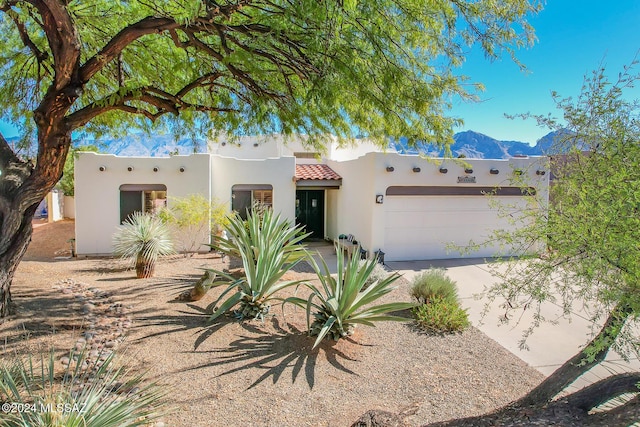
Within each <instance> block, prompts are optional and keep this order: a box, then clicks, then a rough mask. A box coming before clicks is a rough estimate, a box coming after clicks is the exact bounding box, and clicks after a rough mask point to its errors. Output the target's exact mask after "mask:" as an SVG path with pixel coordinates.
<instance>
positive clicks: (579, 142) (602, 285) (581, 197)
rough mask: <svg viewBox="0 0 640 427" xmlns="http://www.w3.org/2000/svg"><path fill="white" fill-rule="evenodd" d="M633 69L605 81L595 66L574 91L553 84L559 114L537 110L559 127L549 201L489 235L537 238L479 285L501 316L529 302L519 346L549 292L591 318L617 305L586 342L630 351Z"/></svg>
mask: <svg viewBox="0 0 640 427" xmlns="http://www.w3.org/2000/svg"><path fill="white" fill-rule="evenodd" d="M639 78H640V76H638V74H636V73H635V72H634V73H632V70H631V69H630V68H625V70H624V71H623V72H622V73H620V74H619V76H618V79H617V80H616V81H611V80H610V79H609V78H608V77H607V74H606V73H605V70H604V69H603V68H601V69H598V70H596V71H595V72H593V74H591V75H590V76H588V77H587V78H585V82H584V84H583V87H582V92H581V94H580V95H579V96H578V97H574V98H566V99H562V98H560V97H559V96H558V95H557V94H554V99H555V101H556V104H557V106H558V108H559V109H560V110H562V112H563V115H562V119H561V120H557V119H554V118H552V117H550V116H537V117H535V118H536V119H537V120H538V122H539V123H540V124H541V125H544V126H546V127H551V128H554V129H556V130H558V131H559V132H558V137H557V139H556V141H555V146H554V147H552V150H551V152H552V153H558V154H557V155H554V156H553V157H552V160H551V168H552V171H553V174H554V176H555V179H554V181H553V184H552V186H551V189H550V203H549V209H548V211H540V210H533V211H527V212H523V215H525V214H526V215H525V216H524V218H523V220H524V224H525V225H526V226H525V227H522V228H520V229H519V230H517V231H515V232H513V231H511V232H506V231H504V232H501V233H496V236H494V238H497V239H500V240H502V241H504V242H505V243H506V244H507V245H510V246H513V247H516V248H519V249H520V250H526V249H530V248H536V247H537V248H539V249H540V251H539V254H540V256H539V258H537V259H530V260H529V261H528V262H512V263H508V264H506V265H505V264H504V263H503V264H502V265H499V266H498V268H496V269H495V270H496V271H495V274H496V275H498V277H500V278H502V281H501V282H500V283H497V284H496V285H494V286H493V287H492V288H491V289H490V290H489V291H488V292H487V294H486V296H487V297H488V300H489V301H492V300H494V299H496V298H498V299H500V300H506V304H504V307H505V311H506V312H505V315H504V317H505V319H508V318H509V317H510V316H511V315H512V312H513V311H514V310H520V309H522V310H524V309H526V310H528V311H533V313H534V321H533V322H532V324H531V325H530V328H529V329H528V330H527V331H526V333H525V335H524V337H523V341H522V342H521V345H522V346H523V347H524V346H526V342H525V340H526V338H527V336H528V335H529V334H530V333H532V331H533V330H534V328H535V327H537V326H538V325H539V324H540V323H541V322H544V321H546V320H548V319H545V317H544V316H543V315H542V312H541V309H540V308H541V306H542V304H544V303H546V302H553V303H555V304H557V305H559V306H561V307H562V308H563V312H564V314H565V315H567V316H569V315H570V313H571V311H572V309H573V307H574V306H581V307H586V312H588V313H589V314H590V315H591V316H592V320H594V321H595V323H596V324H598V322H601V321H602V318H603V317H606V316H608V315H609V313H611V311H612V308H614V307H615V309H613V311H614V312H618V313H624V316H620V318H619V319H613V320H614V322H613V323H614V324H616V325H617V326H616V327H611V328H610V330H609V331H605V333H602V334H600V337H599V338H598V340H600V342H599V343H598V342H596V343H595V344H594V345H593V348H592V349H591V350H595V351H598V350H597V349H598V347H599V348H600V349H604V348H609V347H611V348H613V349H615V350H616V351H618V352H620V353H621V354H623V355H629V354H631V353H636V354H637V353H638V348H639V347H638V336H637V332H633V331H634V328H633V327H632V325H631V324H630V323H631V321H632V319H636V320H637V316H638V314H639V313H640V292H639V290H640V263H638V260H639V259H640V246H639V245H638V242H639V241H640V215H638V212H639V210H640V144H638V141H640V126H639V123H640V110H639V109H638V100H634V99H633V98H632V95H633V90H634V89H632V88H633V87H634V85H635V84H636V83H637V82H638V79H639ZM525 117H529V116H528V115H525ZM516 316H517V314H516ZM624 323H627V325H626V326H625V327H624V328H620V324H624ZM636 331H637V329H636ZM591 350H589V351H591Z"/></svg>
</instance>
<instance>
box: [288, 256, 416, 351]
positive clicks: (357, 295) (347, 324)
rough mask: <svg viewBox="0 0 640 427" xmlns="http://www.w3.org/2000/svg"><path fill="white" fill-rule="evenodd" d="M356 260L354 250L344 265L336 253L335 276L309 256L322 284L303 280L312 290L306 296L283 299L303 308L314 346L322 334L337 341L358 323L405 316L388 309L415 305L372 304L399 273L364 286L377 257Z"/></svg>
mask: <svg viewBox="0 0 640 427" xmlns="http://www.w3.org/2000/svg"><path fill="white" fill-rule="evenodd" d="M359 261H360V254H359V253H354V254H353V256H352V257H351V258H350V259H349V260H348V261H347V263H346V265H345V263H344V257H342V256H338V274H337V277H333V276H332V275H331V274H328V273H327V274H325V273H323V271H329V269H328V268H327V265H326V264H325V262H324V260H322V263H323V266H324V270H321V269H320V268H319V267H318V265H317V264H316V262H315V261H314V260H313V259H311V260H310V262H311V263H312V265H313V267H314V269H315V271H316V274H317V275H318V279H319V280H320V283H321V285H322V288H319V287H317V286H315V285H313V284H305V286H307V287H308V288H309V289H310V290H311V294H310V295H309V298H308V299H303V298H299V297H290V298H287V299H285V300H284V303H292V304H295V305H297V306H299V307H302V308H304V309H305V310H306V312H307V328H308V329H309V334H310V335H311V336H317V339H316V341H315V344H314V345H313V347H314V348H315V347H316V346H317V345H318V344H320V342H321V341H322V340H323V339H324V338H329V339H333V340H335V341H337V340H339V339H340V338H342V337H346V336H348V335H350V334H351V333H352V332H353V328H354V327H355V326H356V325H357V324H362V325H367V326H375V322H379V321H383V320H395V321H406V320H407V319H405V318H403V317H398V316H393V315H389V314H388V313H390V312H392V311H400V310H406V309H408V308H411V307H413V306H414V304H412V303H405V302H392V303H386V304H378V305H371V304H372V303H374V302H375V301H377V300H378V299H380V298H381V297H383V296H384V295H386V294H388V293H389V292H391V291H392V290H394V289H395V288H394V287H392V286H391V285H392V284H393V282H395V281H396V280H397V279H398V277H400V276H399V275H398V274H397V273H394V274H390V275H387V277H385V278H384V279H382V280H378V281H376V282H373V283H371V284H370V285H369V286H368V287H366V288H365V285H366V283H367V279H368V278H369V276H370V275H371V273H372V271H373V270H374V269H375V267H376V265H377V261H376V260H368V261H366V262H365V263H364V264H362V266H360V263H359ZM314 300H317V301H318V302H315V301H314ZM312 311H313V313H312ZM312 317H313V319H314V320H313V322H312V321H311V318H312Z"/></svg>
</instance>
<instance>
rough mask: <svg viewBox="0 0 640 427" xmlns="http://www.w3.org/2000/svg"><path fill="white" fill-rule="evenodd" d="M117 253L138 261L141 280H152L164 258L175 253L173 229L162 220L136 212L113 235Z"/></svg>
mask: <svg viewBox="0 0 640 427" xmlns="http://www.w3.org/2000/svg"><path fill="white" fill-rule="evenodd" d="M113 251H114V253H115V254H116V255H118V256H121V257H122V258H127V259H131V260H132V261H133V262H135V265H136V272H137V273H138V277H151V276H152V275H153V267H154V265H155V263H156V261H157V260H158V257H159V256H161V255H170V254H172V253H174V250H173V243H172V240H171V232H170V230H169V227H168V226H167V225H166V224H165V223H164V222H162V221H161V220H160V219H159V218H157V217H155V216H153V215H151V214H148V213H142V212H134V213H133V214H132V215H131V216H130V217H129V218H128V219H127V220H126V221H125V222H124V224H122V225H121V226H120V227H118V230H117V231H116V232H115V234H114V235H113Z"/></svg>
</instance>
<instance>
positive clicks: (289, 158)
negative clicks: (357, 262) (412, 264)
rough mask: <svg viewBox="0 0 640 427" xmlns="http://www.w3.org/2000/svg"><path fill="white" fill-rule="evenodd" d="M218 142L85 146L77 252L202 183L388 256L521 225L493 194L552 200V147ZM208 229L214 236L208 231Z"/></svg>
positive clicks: (230, 199) (521, 203) (86, 251)
mask: <svg viewBox="0 0 640 427" xmlns="http://www.w3.org/2000/svg"><path fill="white" fill-rule="evenodd" d="M210 152H211V153H210V154H192V155H188V156H171V157H167V158H155V157H118V156H114V155H105V154H96V153H80V154H79V156H78V159H77V160H76V163H75V165H76V166H75V167H76V170H75V177H76V178H75V179H76V183H75V188H76V198H75V200H76V250H77V253H78V255H100V254H110V253H111V252H112V247H111V239H112V235H113V233H114V231H115V228H116V227H117V225H118V224H120V223H121V221H123V220H124V219H125V218H126V217H127V216H128V215H129V214H130V213H131V212H133V211H135V210H144V211H150V212H153V211H154V210H155V209H157V208H158V207H160V206H164V205H165V204H169V205H170V204H171V199H172V198H180V197H186V196H188V195H189V194H194V193H198V194H202V195H204V196H205V197H207V198H209V199H212V198H215V199H217V200H218V201H219V202H222V203H226V204H227V206H229V209H230V210H231V209H233V210H236V211H238V212H241V213H243V212H245V210H246V208H248V207H250V206H251V204H252V202H254V201H260V202H262V203H264V204H267V205H270V206H272V207H273V209H274V210H275V211H276V212H279V213H280V214H281V215H282V216H283V218H286V219H289V220H291V221H296V222H297V223H299V224H303V225H305V226H306V229H307V231H310V232H312V233H313V235H312V237H314V238H321V239H328V240H334V239H337V238H338V237H339V236H340V235H353V236H354V237H355V239H356V240H357V241H358V242H359V243H360V245H361V246H362V247H363V248H364V249H365V250H367V251H368V253H369V254H370V255H372V254H373V253H374V252H375V251H378V250H381V251H383V252H384V253H385V260H387V261H389V260H392V261H393V260H417V259H441V258H459V257H461V255H460V253H458V252H456V251H451V250H450V245H467V244H468V243H469V241H471V240H473V241H475V242H482V241H485V240H486V238H487V237H488V235H489V232H490V230H491V229H505V228H509V227H513V226H515V225H513V224H511V223H510V222H509V220H507V219H505V218H501V217H500V215H499V214H498V211H497V209H495V206H493V204H492V202H491V200H497V201H498V202H504V205H508V206H509V209H511V210H512V212H513V213H514V214H515V213H516V212H517V211H518V210H519V209H529V208H530V207H529V206H528V205H527V204H528V202H530V201H532V197H531V195H530V194H533V193H536V194H538V196H540V198H541V200H542V205H541V206H539V208H542V209H544V208H545V207H546V203H547V199H548V185H549V181H548V178H549V174H548V168H549V166H548V162H547V159H546V157H523V158H511V159H507V160H502V159H498V160H490V159H464V160H463V161H461V160H457V159H429V158H423V157H421V156H417V155H401V154H398V153H396V152H391V151H386V152H383V151H381V150H380V149H379V148H375V147H373V146H372V145H370V144H367V143H366V142H364V143H361V144H359V145H358V146H357V147H353V148H338V147H337V145H336V144H334V145H332V147H330V149H329V150H328V153H326V154H325V156H324V157H323V158H320V157H319V155H318V153H312V152H309V151H308V150H307V149H304V148H303V146H302V144H300V143H299V142H293V143H291V142H288V143H287V144H284V143H283V141H282V140H281V139H280V138H278V137H248V138H244V139H241V140H240V144H239V145H238V144H232V143H227V142H224V141H222V142H219V143H216V144H213V145H212V146H211V147H210ZM513 178H518V180H519V182H522V183H524V186H525V187H526V188H528V191H527V192H528V194H526V193H525V194H523V192H522V190H521V187H520V186H515V185H514V184H512V179H513ZM487 193H492V194H495V195H494V196H492V197H487ZM202 241H203V243H208V242H209V239H208V234H207V235H203V236H202ZM201 250H208V247H207V246H202V247H201ZM498 250H499V248H498V247H497V246H493V247H492V246H489V247H484V248H481V249H479V250H476V251H473V252H470V253H468V254H465V255H464V256H467V257H488V256H494V255H496V253H497V252H498ZM502 254H503V255H505V254H504V253H502Z"/></svg>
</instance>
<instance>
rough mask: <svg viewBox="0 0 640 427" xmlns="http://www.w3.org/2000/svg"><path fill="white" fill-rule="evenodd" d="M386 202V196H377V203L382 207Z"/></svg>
mask: <svg viewBox="0 0 640 427" xmlns="http://www.w3.org/2000/svg"><path fill="white" fill-rule="evenodd" d="M383 201H384V196H383V195H382V194H376V203H377V204H379V205H381V204H382V202H383Z"/></svg>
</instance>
